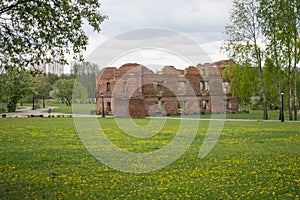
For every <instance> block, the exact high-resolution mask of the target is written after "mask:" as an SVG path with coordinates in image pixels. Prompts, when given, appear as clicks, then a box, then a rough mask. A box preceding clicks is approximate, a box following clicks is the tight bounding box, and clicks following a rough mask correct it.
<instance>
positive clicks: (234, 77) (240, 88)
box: [222, 65, 259, 104]
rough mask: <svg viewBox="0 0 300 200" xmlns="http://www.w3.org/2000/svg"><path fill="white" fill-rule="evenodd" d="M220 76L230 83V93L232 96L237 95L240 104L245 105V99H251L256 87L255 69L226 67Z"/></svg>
mask: <svg viewBox="0 0 300 200" xmlns="http://www.w3.org/2000/svg"><path fill="white" fill-rule="evenodd" d="M222 76H223V77H224V78H225V77H226V76H227V77H228V78H229V80H231V81H230V91H231V93H232V94H233V95H237V96H238V98H239V99H240V100H241V102H240V103H242V104H245V103H246V102H247V99H249V98H250V97H252V96H253V95H254V94H255V93H254V92H255V91H256V90H257V89H258V88H259V87H258V82H259V80H258V77H257V69H256V68H255V67H251V66H247V65H244V66H240V65H237V66H236V67H232V66H228V67H227V68H226V69H225V70H224V71H223V74H222Z"/></svg>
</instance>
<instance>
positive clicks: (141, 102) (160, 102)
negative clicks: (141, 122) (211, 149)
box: [96, 61, 238, 117]
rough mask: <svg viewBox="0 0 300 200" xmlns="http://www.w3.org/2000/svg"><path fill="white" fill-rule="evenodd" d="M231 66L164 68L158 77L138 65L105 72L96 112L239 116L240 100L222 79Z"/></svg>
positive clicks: (226, 62)
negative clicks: (217, 113) (236, 114)
mask: <svg viewBox="0 0 300 200" xmlns="http://www.w3.org/2000/svg"><path fill="white" fill-rule="evenodd" d="M228 64H232V61H220V62H216V63H212V64H204V65H197V66H196V67H194V66H190V67H188V68H186V69H184V70H178V69H176V68H175V67H173V66H165V67H163V69H162V71H161V73H159V74H155V73H154V72H153V71H151V70H149V69H148V68H146V67H145V66H142V65H139V64H136V63H129V64H125V65H122V66H121V67H120V68H119V69H117V68H116V67H107V68H104V69H103V70H102V71H101V73H100V75H99V78H98V80H97V87H96V88H97V89H96V97H97V104H96V110H97V111H98V112H102V111H103V109H104V111H105V112H106V113H107V114H114V115H116V116H135V117H145V116H149V115H174V114H178V113H179V112H181V113H183V114H194V113H210V112H225V111H226V112H236V111H237V110H238V102H237V98H236V97H235V96H232V95H231V93H230V90H229V89H228V88H224V86H225V85H227V86H228V85H229V83H228V81H229V80H224V79H222V77H221V74H222V71H223V70H224V68H226V66H227V65H228ZM220 85H221V86H220ZM222 85H223V87H222ZM224 92H225V93H224ZM102 96H103V97H102ZM102 98H103V100H104V108H102ZM220 102H222V103H220Z"/></svg>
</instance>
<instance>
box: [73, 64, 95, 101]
mask: <svg viewBox="0 0 300 200" xmlns="http://www.w3.org/2000/svg"><path fill="white" fill-rule="evenodd" d="M71 73H72V74H74V76H76V81H78V82H80V83H81V84H82V85H83V86H84V87H85V88H86V89H87V92H88V101H89V102H90V103H95V101H96V100H95V92H96V79H97V74H98V66H97V65H96V64H94V63H90V62H76V63H74V64H73V65H72V70H71Z"/></svg>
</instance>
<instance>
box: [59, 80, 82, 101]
mask: <svg viewBox="0 0 300 200" xmlns="http://www.w3.org/2000/svg"><path fill="white" fill-rule="evenodd" d="M73 88H74V89H73ZM53 96H54V97H57V98H60V99H61V102H62V103H65V104H66V105H67V106H71V104H72V100H74V99H75V100H78V101H79V102H85V101H86V99H87V91H86V89H85V88H84V87H83V86H82V84H81V83H79V82H77V81H75V80H74V79H59V80H57V81H56V82H55V83H54V85H53Z"/></svg>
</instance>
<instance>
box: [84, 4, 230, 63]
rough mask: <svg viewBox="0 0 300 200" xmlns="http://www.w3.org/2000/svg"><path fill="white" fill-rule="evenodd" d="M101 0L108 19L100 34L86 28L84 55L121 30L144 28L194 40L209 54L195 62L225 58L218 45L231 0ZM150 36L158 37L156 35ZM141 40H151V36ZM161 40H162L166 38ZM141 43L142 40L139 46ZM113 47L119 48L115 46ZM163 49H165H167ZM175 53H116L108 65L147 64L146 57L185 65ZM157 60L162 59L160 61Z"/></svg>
mask: <svg viewBox="0 0 300 200" xmlns="http://www.w3.org/2000/svg"><path fill="white" fill-rule="evenodd" d="M100 2H101V4H102V7H101V12H102V13H103V14H105V15H107V16H108V19H107V20H105V21H104V22H103V23H102V25H101V29H102V31H101V33H100V34H95V33H92V31H91V29H86V31H87V33H88V35H89V36H90V44H89V46H88V49H87V52H86V57H87V58H88V57H90V55H91V54H93V53H94V54H95V51H97V48H98V51H99V50H100V49H102V51H104V50H103V48H101V45H103V43H105V42H107V41H111V40H113V39H114V38H115V37H117V36H118V35H120V34H121V35H122V34H124V32H128V31H132V30H135V29H142V28H145V27H147V28H148V27H156V28H162V29H167V30H171V31H175V32H178V33H179V34H183V35H184V36H185V37H187V38H189V39H191V40H193V41H195V42H196V43H197V44H198V45H200V47H202V48H203V50H204V51H205V52H206V54H207V55H208V57H209V58H200V57H201V56H199V61H198V63H203V62H215V61H219V60H222V59H226V58H227V57H226V55H224V54H222V53H221V52H220V45H221V42H222V40H223V39H224V37H225V36H224V34H223V32H224V27H225V25H226V24H227V23H228V17H229V10H230V9H231V6H232V0H185V1H183V0H151V1H149V0H148V1H146V0H127V1H124V0H101V1H100ZM139 34H140V33H139ZM141 37H142V38H143V37H144V35H143V34H142V35H134V37H133V38H131V42H132V41H133V40H135V41H140V39H141ZM149 37H151V36H149ZM153 37H157V35H155V36H153ZM143 39H145V40H147V41H149V40H150V41H151V38H143ZM145 40H143V41H145ZM163 40H164V41H165V39H163ZM125 44H126V43H125ZM143 45H144V43H143V42H142V45H141V48H142V47H143ZM129 46H130V45H129ZM115 48H118V47H117V46H115ZM95 49H96V50H95ZM166 49H167V50H168V48H166ZM129 50H130V49H129ZM176 53H177V52H172V53H171V54H170V53H168V52H167V53H166V51H157V50H155V49H150V50H145V49H143V50H139V51H133V52H130V53H128V54H126V55H125V56H124V55H122V56H121V55H119V57H118V58H115V59H114V61H112V62H111V65H120V64H122V63H123V62H134V61H136V62H139V63H141V62H143V61H144V62H143V63H141V64H146V65H147V64H149V63H150V62H149V61H146V60H147V59H151V58H153V59H154V60H155V59H156V60H155V61H152V63H157V62H162V63H161V64H163V65H174V66H178V65H184V64H183V63H181V62H180V61H179V60H178V59H175V58H174V55H175V54H176ZM166 54H169V55H166ZM144 56H145V57H144ZM172 57H173V58H172ZM160 59H163V60H161V61H160ZM90 61H93V60H90ZM123 64H124V63H123ZM117 67H118V66H117Z"/></svg>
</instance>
